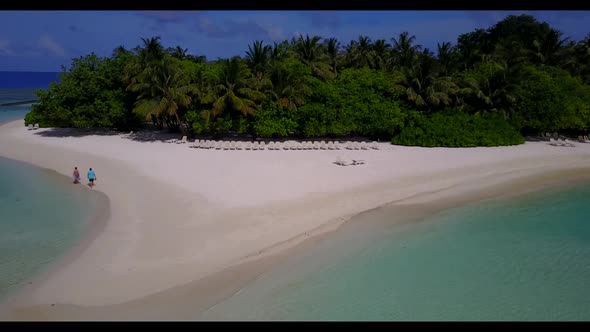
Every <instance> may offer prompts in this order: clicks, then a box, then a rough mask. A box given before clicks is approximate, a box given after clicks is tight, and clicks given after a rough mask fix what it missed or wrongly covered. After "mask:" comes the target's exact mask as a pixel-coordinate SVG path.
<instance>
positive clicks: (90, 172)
mask: <svg viewBox="0 0 590 332" xmlns="http://www.w3.org/2000/svg"><path fill="white" fill-rule="evenodd" d="M94 181H96V174H94V171H93V170H92V167H90V169H89V170H88V182H90V183H88V185H89V186H90V188H92V187H94Z"/></svg>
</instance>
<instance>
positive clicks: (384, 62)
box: [373, 39, 391, 70]
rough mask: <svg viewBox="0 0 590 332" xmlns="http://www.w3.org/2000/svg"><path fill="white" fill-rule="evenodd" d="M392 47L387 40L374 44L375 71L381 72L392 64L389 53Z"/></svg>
mask: <svg viewBox="0 0 590 332" xmlns="http://www.w3.org/2000/svg"><path fill="white" fill-rule="evenodd" d="M390 50H391V45H389V44H388V43H387V42H386V41H385V39H379V40H376V41H375V43H374V44H373V63H374V67H375V69H378V70H381V69H385V68H387V66H388V65H389V64H390V63H389V62H390V58H389V53H390Z"/></svg>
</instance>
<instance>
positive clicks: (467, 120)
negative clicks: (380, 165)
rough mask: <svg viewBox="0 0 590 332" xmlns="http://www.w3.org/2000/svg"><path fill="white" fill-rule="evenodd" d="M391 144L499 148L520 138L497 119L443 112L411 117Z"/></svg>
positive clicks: (514, 131) (412, 115)
mask: <svg viewBox="0 0 590 332" xmlns="http://www.w3.org/2000/svg"><path fill="white" fill-rule="evenodd" d="M392 143H393V144H398V145H409V146H424V147H475V146H502V145H516V144H522V143H524V138H523V137H522V135H520V133H519V132H518V131H517V130H516V129H515V128H514V127H512V126H511V125H510V124H508V122H507V121H506V120H504V118H502V117H501V116H499V115H495V114H491V115H485V116H483V115H481V116H480V115H469V114H467V113H464V112H458V111H443V112H440V113H435V114H433V115H431V116H425V115H421V114H418V113H415V112H414V113H412V114H410V116H409V117H408V121H407V123H406V126H405V127H404V128H403V129H402V130H401V131H400V133H399V134H398V135H396V136H395V137H394V138H393V139H392Z"/></svg>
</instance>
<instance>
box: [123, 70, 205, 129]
mask: <svg viewBox="0 0 590 332" xmlns="http://www.w3.org/2000/svg"><path fill="white" fill-rule="evenodd" d="M128 90H130V91H133V92H137V93H139V96H138V97H137V101H136V103H135V108H134V112H136V113H137V114H139V115H142V116H144V117H146V119H149V118H152V119H153V118H154V117H161V116H164V117H166V118H169V117H170V116H173V117H174V118H175V120H176V123H177V125H180V124H181V123H182V122H181V117H180V114H179V109H180V108H182V107H186V106H188V105H189V104H190V103H191V101H192V95H194V94H196V93H197V92H198V91H197V89H196V87H195V86H194V85H192V84H190V83H189V80H188V78H187V77H186V76H185V75H184V73H183V72H182V70H181V69H180V68H179V67H178V66H176V65H174V64H172V63H171V62H169V61H163V62H162V63H161V65H158V66H156V65H154V66H150V67H148V68H146V70H145V71H143V72H142V73H141V74H140V75H139V77H138V78H137V80H136V81H135V82H134V83H132V84H131V85H129V87H128ZM169 125H170V123H169Z"/></svg>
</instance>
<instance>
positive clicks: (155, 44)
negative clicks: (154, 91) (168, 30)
mask: <svg viewBox="0 0 590 332" xmlns="http://www.w3.org/2000/svg"><path fill="white" fill-rule="evenodd" d="M141 40H142V42H143V47H140V46H138V47H136V48H135V49H134V50H135V53H136V56H135V59H133V61H131V62H130V63H129V64H128V65H127V66H126V67H125V75H124V77H125V81H126V82H128V84H135V83H140V75H141V74H142V73H143V72H144V71H146V70H148V69H149V68H150V67H154V66H161V65H162V62H163V61H164V59H165V57H166V52H165V51H164V47H163V46H162V44H161V43H160V37H159V36H157V37H152V38H149V39H146V38H141Z"/></svg>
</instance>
